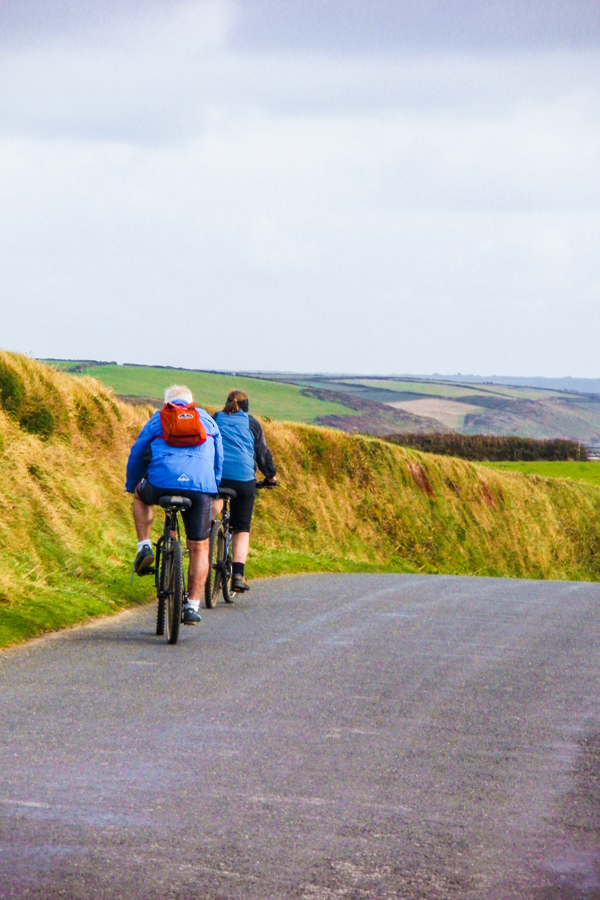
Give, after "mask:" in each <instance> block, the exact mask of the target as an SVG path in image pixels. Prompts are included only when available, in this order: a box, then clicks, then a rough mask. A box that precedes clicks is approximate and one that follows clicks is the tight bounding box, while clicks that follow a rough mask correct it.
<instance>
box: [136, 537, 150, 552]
mask: <svg viewBox="0 0 600 900" xmlns="http://www.w3.org/2000/svg"><path fill="white" fill-rule="evenodd" d="M142 547H150V549H151V550H152V541H151V540H150V539H149V538H147V539H146V540H145V541H138V553H139V552H140V550H141V549H142Z"/></svg>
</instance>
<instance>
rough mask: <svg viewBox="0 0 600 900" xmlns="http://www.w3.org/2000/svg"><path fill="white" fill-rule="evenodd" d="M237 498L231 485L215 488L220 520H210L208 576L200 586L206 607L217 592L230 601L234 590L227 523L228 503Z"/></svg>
mask: <svg viewBox="0 0 600 900" xmlns="http://www.w3.org/2000/svg"><path fill="white" fill-rule="evenodd" d="M276 486H277V484H273V483H272V482H270V481H267V480H266V478H265V479H263V480H262V481H259V482H258V483H257V485H256V489H257V490H261V489H262V488H269V489H270V488H274V487H276ZM235 497H237V493H236V492H235V491H234V490H233V488H226V487H223V488H219V499H220V500H223V511H222V513H221V519H220V520H219V521H216V522H213V523H212V526H211V529H210V539H209V545H208V563H209V569H208V576H207V578H206V583H205V585H204V603H205V605H206V608H207V609H215V607H216V605H217V603H218V600H219V594H220V593H221V594H222V595H223V600H224V601H225V603H233V600H234V591H232V590H231V579H232V578H233V559H232V557H231V542H232V541H233V531H232V530H231V525H230V510H229V503H230V501H231V500H233V499H234V498H235Z"/></svg>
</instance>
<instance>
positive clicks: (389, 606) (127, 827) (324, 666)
mask: <svg viewBox="0 0 600 900" xmlns="http://www.w3.org/2000/svg"><path fill="white" fill-rule="evenodd" d="M153 616H154V610H153V608H149V607H148V608H145V609H141V610H136V611H134V612H130V613H126V614H124V615H122V616H119V617H118V618H115V619H112V620H104V621H102V622H101V623H97V624H95V625H93V626H91V627H86V628H81V629H76V630H73V631H71V632H69V633H65V634H62V635H59V636H55V637H52V638H50V639H44V640H41V641H38V642H35V643H33V644H29V645H28V646H27V647H24V648H19V649H17V650H13V651H10V652H8V653H4V654H2V655H0V690H1V694H0V702H1V710H0V898H2V900H16V898H35V900H42V898H43V900H51V898H58V897H62V898H66V900H83V898H85V900H100V898H102V900H117V898H118V900H172V898H173V900H174V898H178V900H194V898H202V900H238V898H239V900H241V898H244V900H246V898H249V900H280V898H281V900H283V898H285V900H290V898H294V900H335V898H344V900H357V898H361V900H363V898H364V900H378V898H382V900H383V898H386V900H387V898H394V900H396V898H398V900H399V898H402V900H405V898H406V900H421V898H422V900H437V898H472V900H475V898H477V900H508V898H519V900H583V898H600V652H599V648H600V586H599V585H585V584H569V583H541V582H522V581H521V582H518V581H512V582H510V581H502V580H494V579H467V578H447V577H439V578H435V577H424V576H420V577H419V576H369V575H365V576H360V575H357V576H325V577H321V576H304V577H299V578H286V579H279V580H273V581H264V582H257V583H255V585H254V588H253V591H252V593H251V595H250V596H249V598H248V599H246V600H244V601H241V602H238V603H237V604H236V605H235V607H225V606H221V607H220V608H218V609H217V610H214V611H206V612H205V613H204V615H203V622H202V625H201V626H199V627H198V628H195V629H192V628H187V629H185V630H184V631H183V634H182V639H181V641H180V643H179V644H178V645H177V646H176V647H169V646H167V644H166V642H165V641H164V639H158V638H156V637H154V636H153Z"/></svg>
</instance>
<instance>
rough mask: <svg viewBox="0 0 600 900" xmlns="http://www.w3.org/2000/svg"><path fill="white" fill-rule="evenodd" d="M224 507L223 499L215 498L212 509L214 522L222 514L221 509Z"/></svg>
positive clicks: (211, 515)
mask: <svg viewBox="0 0 600 900" xmlns="http://www.w3.org/2000/svg"><path fill="white" fill-rule="evenodd" d="M222 509H223V501H222V500H213V502H212V510H211V514H210V517H211V519H212V520H213V522H216V521H217V519H218V518H219V516H220V515H221V510H222Z"/></svg>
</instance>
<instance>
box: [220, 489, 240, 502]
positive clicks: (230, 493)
mask: <svg viewBox="0 0 600 900" xmlns="http://www.w3.org/2000/svg"><path fill="white" fill-rule="evenodd" d="M219 497H221V499H223V500H224V499H225V497H229V499H230V500H233V499H234V497H237V491H234V489H233V488H226V487H223V488H219Z"/></svg>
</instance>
